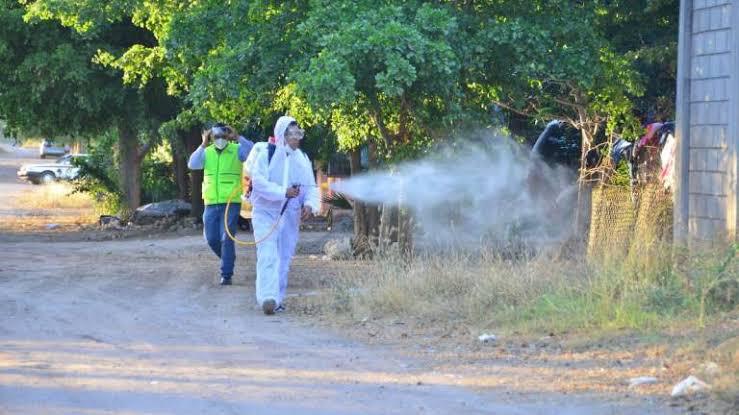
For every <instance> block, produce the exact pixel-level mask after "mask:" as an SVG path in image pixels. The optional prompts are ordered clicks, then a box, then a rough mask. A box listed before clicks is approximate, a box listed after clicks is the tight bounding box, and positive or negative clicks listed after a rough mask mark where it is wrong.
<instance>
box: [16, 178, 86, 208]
mask: <svg viewBox="0 0 739 415" xmlns="http://www.w3.org/2000/svg"><path fill="white" fill-rule="evenodd" d="M12 204H13V206H14V207H16V208H18V209H36V210H41V209H93V205H94V201H93V199H92V197H90V195H88V194H86V193H73V188H72V186H71V185H70V184H68V183H62V182H57V183H51V184H48V185H39V186H34V187H33V189H31V190H28V191H25V192H24V193H23V194H21V195H20V196H19V197H18V198H17V199H15V201H13V202H12Z"/></svg>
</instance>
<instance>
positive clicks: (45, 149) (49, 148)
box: [38, 138, 70, 159]
mask: <svg viewBox="0 0 739 415" xmlns="http://www.w3.org/2000/svg"><path fill="white" fill-rule="evenodd" d="M69 150H70V148H69V146H68V145H67V144H65V145H63V146H62V145H54V143H52V142H51V141H49V140H47V139H46V138H44V139H43V140H41V144H40V145H39V149H38V153H39V156H41V158H42V159H45V158H46V157H47V156H52V157H59V156H63V155H65V154H68V153H69Z"/></svg>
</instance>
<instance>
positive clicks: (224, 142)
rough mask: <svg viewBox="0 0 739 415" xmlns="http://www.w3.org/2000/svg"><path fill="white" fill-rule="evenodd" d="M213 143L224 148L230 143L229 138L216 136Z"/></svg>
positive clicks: (219, 147) (221, 148) (218, 147)
mask: <svg viewBox="0 0 739 415" xmlns="http://www.w3.org/2000/svg"><path fill="white" fill-rule="evenodd" d="M213 145H214V146H216V148H217V149H219V150H223V149H224V148H226V146H227V145H228V140H226V139H225V138H216V139H215V140H213Z"/></svg>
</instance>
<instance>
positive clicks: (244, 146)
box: [187, 136, 254, 170]
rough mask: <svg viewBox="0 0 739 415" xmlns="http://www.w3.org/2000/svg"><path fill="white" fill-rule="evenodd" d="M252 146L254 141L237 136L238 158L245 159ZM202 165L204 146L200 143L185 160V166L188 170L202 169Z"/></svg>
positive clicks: (203, 161)
mask: <svg viewBox="0 0 739 415" xmlns="http://www.w3.org/2000/svg"><path fill="white" fill-rule="evenodd" d="M252 147H254V143H253V142H252V141H250V140H247V139H246V138H244V137H241V136H239V160H241V161H242V162H243V161H246V158H247V157H248V156H249V152H250V151H251V148H252ZM204 166H205V147H203V146H202V145H201V146H199V147H198V148H197V149H196V150H195V151H194V152H193V153H192V154H191V155H190V159H189V160H188V161H187V167H188V168H189V169H190V170H203V167H204Z"/></svg>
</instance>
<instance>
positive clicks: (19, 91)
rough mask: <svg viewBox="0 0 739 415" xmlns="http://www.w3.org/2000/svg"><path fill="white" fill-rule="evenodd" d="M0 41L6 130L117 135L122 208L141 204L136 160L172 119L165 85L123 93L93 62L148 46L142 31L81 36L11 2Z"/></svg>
mask: <svg viewBox="0 0 739 415" xmlns="http://www.w3.org/2000/svg"><path fill="white" fill-rule="evenodd" d="M1 4H2V8H3V9H2V13H0V19H2V20H3V24H2V28H1V29H0V31H2V32H3V33H2V40H0V45H2V46H0V73H2V74H3V79H6V80H8V82H4V83H3V84H2V85H0V114H2V117H3V118H6V119H7V121H8V123H9V126H10V127H11V128H22V129H34V130H38V131H39V132H41V133H44V134H50V135H64V134H66V135H79V136H87V137H93V136H95V135H99V134H102V133H103V132H105V131H107V130H109V129H111V128H112V129H115V130H116V131H117V133H118V135H119V140H118V148H117V153H118V154H117V155H118V161H119V168H120V176H119V179H120V187H121V190H122V191H123V193H124V199H125V200H124V203H125V206H126V207H127V208H128V209H129V210H130V209H135V208H136V207H138V206H139V204H140V200H141V171H140V166H141V161H142V159H143V157H144V155H145V154H146V152H147V151H148V148H149V146H150V144H151V141H152V140H153V139H154V137H153V132H155V131H156V129H157V126H158V124H159V123H161V122H162V120H165V119H167V118H168V117H171V116H172V113H173V110H174V108H175V103H174V102H173V101H172V100H171V99H170V98H168V97H167V95H166V94H164V92H165V91H164V89H163V88H162V84H161V83H159V84H156V83H152V84H151V85H150V86H149V87H147V88H134V87H127V86H124V85H123V84H122V82H121V77H120V74H119V73H117V72H116V71H114V70H111V69H106V68H104V67H102V66H101V65H99V64H97V63H95V59H94V58H95V57H96V55H97V52H98V50H101V49H106V50H120V49H125V48H128V47H129V46H130V45H132V44H139V43H144V44H146V43H147V42H150V41H151V40H150V36H148V35H147V33H146V32H145V31H142V30H140V29H139V28H137V27H135V26H133V25H131V24H130V22H125V21H123V22H118V23H113V24H110V25H107V26H106V27H104V28H100V30H98V31H97V32H95V33H94V34H81V33H79V32H76V31H74V30H71V29H69V28H66V27H63V26H61V25H60V24H59V23H57V22H55V21H51V20H38V19H35V18H34V15H30V16H27V17H30V19H29V21H28V22H24V20H23V19H24V15H25V13H26V10H25V9H24V8H23V7H21V6H20V5H18V4H17V3H16V2H13V1H10V0H3V2H2V3H1Z"/></svg>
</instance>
